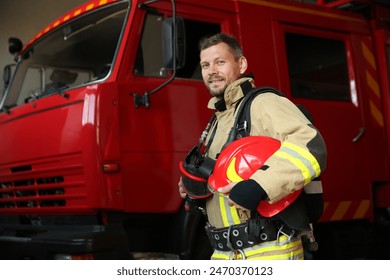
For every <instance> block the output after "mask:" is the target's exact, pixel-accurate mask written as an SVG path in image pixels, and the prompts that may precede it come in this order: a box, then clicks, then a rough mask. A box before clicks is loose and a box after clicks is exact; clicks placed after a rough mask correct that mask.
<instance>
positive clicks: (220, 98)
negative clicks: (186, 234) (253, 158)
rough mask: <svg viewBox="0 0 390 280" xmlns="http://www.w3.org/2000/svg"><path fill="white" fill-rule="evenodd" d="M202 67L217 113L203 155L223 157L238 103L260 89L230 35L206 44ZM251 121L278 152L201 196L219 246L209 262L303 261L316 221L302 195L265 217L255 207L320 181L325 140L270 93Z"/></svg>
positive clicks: (260, 99) (202, 44) (253, 133)
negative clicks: (306, 236) (236, 179)
mask: <svg viewBox="0 0 390 280" xmlns="http://www.w3.org/2000/svg"><path fill="white" fill-rule="evenodd" d="M200 66H201V72H202V77H203V81H204V83H205V85H206V87H207V88H208V90H209V91H210V93H211V95H212V98H211V99H210V101H209V103H208V108H209V109H211V110H214V111H215V117H214V118H213V119H212V120H211V121H210V123H209V125H208V129H207V130H206V131H205V132H206V133H203V134H202V136H203V138H204V139H203V140H204V147H203V152H202V153H203V154H204V156H205V157H206V158H207V159H214V160H217V158H219V155H220V154H221V152H222V151H223V150H224V148H225V147H226V146H227V145H228V144H229V142H231V141H232V140H236V139H229V133H230V131H231V130H232V129H235V128H234V121H235V118H236V114H237V112H238V111H239V107H240V102H241V101H242V99H243V97H244V96H245V94H246V93H247V92H248V91H250V90H251V89H253V88H255V84H254V78H253V77H251V76H248V75H246V70H247V68H248V61H247V59H246V58H245V56H244V55H243V51H242V49H241V46H240V45H239V44H238V42H237V41H236V40H235V39H234V37H232V36H230V35H227V34H224V33H218V34H216V35H213V36H211V37H208V38H205V39H203V40H202V41H201V42H200ZM250 119H251V130H250V135H251V136H256V135H260V136H267V137H271V138H273V139H276V140H278V141H279V142H280V147H279V148H278V149H277V150H276V152H275V153H273V154H272V155H271V156H270V157H269V158H268V159H267V160H266V161H265V163H264V165H263V166H262V167H261V168H259V169H258V170H255V171H254V173H253V174H252V175H251V176H250V177H249V178H248V179H245V180H242V181H240V182H233V181H226V185H224V186H218V188H217V190H216V191H215V190H212V192H210V195H202V196H201V197H196V196H195V198H199V199H203V200H205V213H206V216H207V226H206V230H207V233H208V236H209V239H210V242H211V244H212V246H213V248H214V253H213V255H212V256H211V259H215V260H219V259H268V260H273V259H303V258H304V252H303V245H302V239H301V236H300V233H301V232H305V231H307V230H310V221H309V219H308V218H307V216H308V213H307V209H306V208H305V207H302V205H303V203H304V199H301V195H300V196H299V198H297V199H296V200H295V201H294V202H293V203H292V204H291V205H290V206H288V207H287V208H286V209H285V210H283V211H281V213H279V214H278V215H275V216H270V217H265V216H264V215H261V214H259V213H258V211H257V208H258V206H259V204H260V202H261V201H267V202H268V203H269V204H270V205H272V204H274V203H276V202H278V201H280V200H281V199H284V198H286V197H287V196H289V195H291V193H294V192H296V191H299V190H302V189H303V188H304V186H306V185H308V184H309V183H310V182H311V181H312V180H314V179H316V178H318V177H319V176H320V174H321V173H322V172H323V171H324V170H325V165H326V146H325V143H324V140H323V138H322V137H321V134H320V133H319V132H318V130H317V129H316V128H315V127H314V125H313V124H312V123H311V122H310V121H309V120H308V119H307V118H306V117H305V116H304V115H303V114H302V112H301V111H300V110H299V109H298V108H297V107H296V106H295V105H294V104H293V103H292V102H291V101H289V100H288V99H287V98H285V97H282V96H279V95H276V94H274V93H271V92H270V93H263V94H260V95H258V96H257V97H256V98H255V99H254V100H253V102H252V104H251V107H250ZM235 137H236V136H235ZM238 137H239V136H238ZM201 139H202V137H201ZM203 140H202V141H203ZM187 163H189V162H187ZM212 172H213V171H212V170H211V171H210V172H209V173H208V174H207V176H208V175H210V174H212ZM215 172H216V170H214V173H215ZM236 172H237V173H238V171H236ZM206 173H207V172H206ZM178 185H179V192H180V194H181V196H182V197H183V198H185V197H186V195H187V194H189V192H188V190H187V191H186V187H185V185H184V184H183V176H182V178H180V180H179V183H178ZM209 188H210V186H209ZM210 189H211V188H210ZM202 192H203V193H204V190H203V191H202ZM302 193H303V192H302Z"/></svg>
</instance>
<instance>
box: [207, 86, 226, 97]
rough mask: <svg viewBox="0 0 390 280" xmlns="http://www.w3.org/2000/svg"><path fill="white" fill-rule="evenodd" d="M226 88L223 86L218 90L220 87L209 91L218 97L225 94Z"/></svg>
mask: <svg viewBox="0 0 390 280" xmlns="http://www.w3.org/2000/svg"><path fill="white" fill-rule="evenodd" d="M225 89H226V88H223V89H220V90H218V89H209V91H210V93H211V95H212V96H214V97H217V98H222V97H223V95H224V92H225Z"/></svg>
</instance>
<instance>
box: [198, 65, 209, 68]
mask: <svg viewBox="0 0 390 280" xmlns="http://www.w3.org/2000/svg"><path fill="white" fill-rule="evenodd" d="M200 67H201V68H202V69H207V68H208V67H209V65H208V64H202V65H201V66H200Z"/></svg>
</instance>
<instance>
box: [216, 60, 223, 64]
mask: <svg viewBox="0 0 390 280" xmlns="http://www.w3.org/2000/svg"><path fill="white" fill-rule="evenodd" d="M217 64H218V65H223V64H225V61H223V60H220V61H218V62H217Z"/></svg>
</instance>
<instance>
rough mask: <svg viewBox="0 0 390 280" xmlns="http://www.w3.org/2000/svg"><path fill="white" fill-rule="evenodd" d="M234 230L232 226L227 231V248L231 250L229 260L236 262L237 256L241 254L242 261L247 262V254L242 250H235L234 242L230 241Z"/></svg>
mask: <svg viewBox="0 0 390 280" xmlns="http://www.w3.org/2000/svg"><path fill="white" fill-rule="evenodd" d="M232 230H233V225H231V226H230V227H229V229H228V231H227V236H226V241H227V246H228V247H229V249H230V250H231V251H230V256H229V259H230V260H235V255H236V254H237V252H238V253H240V254H241V256H242V259H243V260H246V256H245V253H244V251H243V250H242V249H234V248H233V245H232V242H231V241H230V235H231V233H232Z"/></svg>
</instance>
